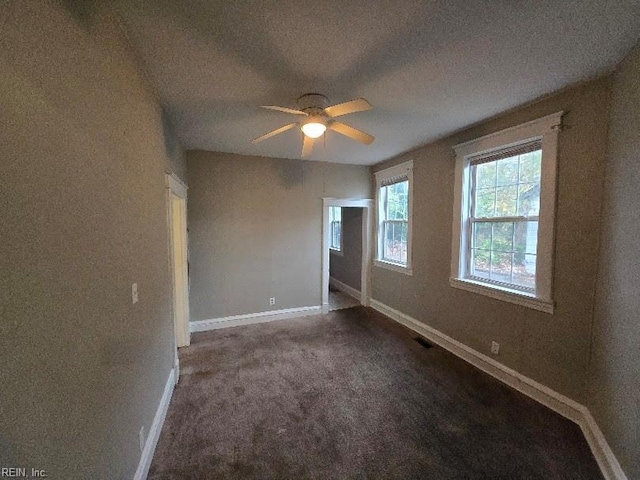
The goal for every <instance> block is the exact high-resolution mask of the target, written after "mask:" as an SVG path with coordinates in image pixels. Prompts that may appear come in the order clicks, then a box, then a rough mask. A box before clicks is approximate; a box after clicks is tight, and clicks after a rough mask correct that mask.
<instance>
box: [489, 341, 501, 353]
mask: <svg viewBox="0 0 640 480" xmlns="http://www.w3.org/2000/svg"><path fill="white" fill-rule="evenodd" d="M491 353H493V354H494V355H498V353H500V344H499V343H498V342H491Z"/></svg>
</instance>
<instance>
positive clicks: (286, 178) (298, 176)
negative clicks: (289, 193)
mask: <svg viewBox="0 0 640 480" xmlns="http://www.w3.org/2000/svg"><path fill="white" fill-rule="evenodd" d="M272 165H273V169H274V170H275V171H276V173H277V176H278V178H279V179H280V186H281V187H284V188H287V189H288V188H292V187H296V186H298V185H302V184H303V183H304V165H303V163H302V162H301V161H300V160H278V161H277V162H272Z"/></svg>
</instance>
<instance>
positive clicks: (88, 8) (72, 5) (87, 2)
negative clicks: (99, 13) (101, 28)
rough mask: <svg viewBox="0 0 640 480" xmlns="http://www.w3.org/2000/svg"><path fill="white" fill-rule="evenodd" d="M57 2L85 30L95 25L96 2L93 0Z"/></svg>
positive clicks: (61, 0) (63, 0) (64, 0)
mask: <svg viewBox="0 0 640 480" xmlns="http://www.w3.org/2000/svg"><path fill="white" fill-rule="evenodd" d="M58 2H59V3H60V5H62V7H63V8H64V9H65V10H67V11H68V12H69V13H70V14H71V16H72V17H73V18H74V19H75V20H76V22H77V23H78V24H79V25H80V26H82V27H83V28H84V29H85V30H91V28H92V27H93V26H95V22H94V17H95V15H94V14H95V12H96V3H95V1H94V0H80V1H79V0H58Z"/></svg>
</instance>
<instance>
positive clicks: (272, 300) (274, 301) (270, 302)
mask: <svg viewBox="0 0 640 480" xmlns="http://www.w3.org/2000/svg"><path fill="white" fill-rule="evenodd" d="M275 304H276V297H271V298H270V299H269V305H275Z"/></svg>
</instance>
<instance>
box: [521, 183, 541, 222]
mask: <svg viewBox="0 0 640 480" xmlns="http://www.w3.org/2000/svg"><path fill="white" fill-rule="evenodd" d="M539 213H540V184H539V183H522V184H520V185H518V215H524V216H536V215H538V214H539Z"/></svg>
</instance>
